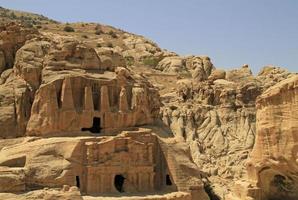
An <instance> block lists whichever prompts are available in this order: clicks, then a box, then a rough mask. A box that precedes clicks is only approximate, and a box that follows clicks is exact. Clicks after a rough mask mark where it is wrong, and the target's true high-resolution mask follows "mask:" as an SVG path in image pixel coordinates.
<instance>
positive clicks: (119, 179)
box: [114, 174, 125, 192]
mask: <svg viewBox="0 0 298 200" xmlns="http://www.w3.org/2000/svg"><path fill="white" fill-rule="evenodd" d="M124 181H125V178H124V177H123V176H122V175H121V174H117V175H116V176H115V178H114V186H115V188H116V189H117V190H118V192H124V189H123V184H124Z"/></svg>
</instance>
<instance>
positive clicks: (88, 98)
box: [83, 87, 94, 111]
mask: <svg viewBox="0 0 298 200" xmlns="http://www.w3.org/2000/svg"><path fill="white" fill-rule="evenodd" d="M83 107H84V110H88V111H93V110H94V104H93V98H92V89H91V87H85V92H84V106H83Z"/></svg>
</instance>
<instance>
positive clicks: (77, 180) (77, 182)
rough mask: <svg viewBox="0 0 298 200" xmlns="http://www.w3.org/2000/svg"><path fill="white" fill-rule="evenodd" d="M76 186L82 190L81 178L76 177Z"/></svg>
mask: <svg viewBox="0 0 298 200" xmlns="http://www.w3.org/2000/svg"><path fill="white" fill-rule="evenodd" d="M76 184H77V187H78V188H80V177H79V176H76Z"/></svg>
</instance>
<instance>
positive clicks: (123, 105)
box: [119, 87, 129, 112]
mask: <svg viewBox="0 0 298 200" xmlns="http://www.w3.org/2000/svg"><path fill="white" fill-rule="evenodd" d="M128 108H129V106H128V103H127V92H126V89H125V88H124V87H122V89H121V92H120V95H119V111H120V112H127V111H128Z"/></svg>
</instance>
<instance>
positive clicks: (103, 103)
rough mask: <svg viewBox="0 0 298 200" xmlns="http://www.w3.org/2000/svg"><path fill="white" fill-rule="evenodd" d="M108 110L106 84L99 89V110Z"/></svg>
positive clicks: (108, 102)
mask: <svg viewBox="0 0 298 200" xmlns="http://www.w3.org/2000/svg"><path fill="white" fill-rule="evenodd" d="M109 111H110V99H109V90H108V86H102V87H101V89H100V112H109Z"/></svg>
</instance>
